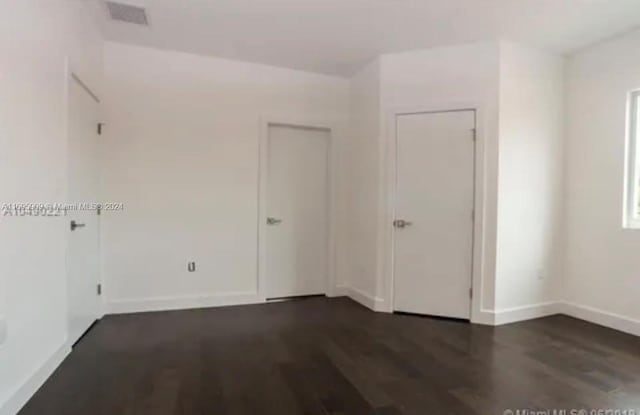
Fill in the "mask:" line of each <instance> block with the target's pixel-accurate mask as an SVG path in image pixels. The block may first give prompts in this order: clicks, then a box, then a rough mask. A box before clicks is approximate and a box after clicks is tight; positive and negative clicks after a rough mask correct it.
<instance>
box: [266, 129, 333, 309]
mask: <svg viewBox="0 0 640 415" xmlns="http://www.w3.org/2000/svg"><path fill="white" fill-rule="evenodd" d="M329 134H330V133H329V131H327V130H320V129H307V128H296V127H289V126H276V125H274V126H270V127H269V135H268V140H269V144H268V145H269V152H268V154H269V157H268V166H267V170H268V173H267V203H266V208H267V209H266V212H267V216H268V218H267V227H266V247H265V249H266V274H267V275H266V294H267V298H282V297H292V296H301V295H314V294H324V293H325V292H326V287H327V271H328V255H327V254H328V224H329V217H328V216H329V215H328V200H329V199H328V194H329V193H328V191H329V187H328V155H329V140H330V135H329Z"/></svg>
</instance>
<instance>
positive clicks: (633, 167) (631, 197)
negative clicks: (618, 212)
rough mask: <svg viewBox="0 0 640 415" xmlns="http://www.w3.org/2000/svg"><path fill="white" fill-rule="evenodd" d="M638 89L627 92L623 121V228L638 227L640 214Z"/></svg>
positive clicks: (639, 97)
mask: <svg viewBox="0 0 640 415" xmlns="http://www.w3.org/2000/svg"><path fill="white" fill-rule="evenodd" d="M639 101H640V90H634V91H630V92H629V93H628V94H627V111H626V120H625V121H626V122H625V148H624V151H625V154H624V157H625V167H624V194H623V223H622V226H623V228H626V229H638V228H640V216H639V215H638V210H637V209H638V201H639V199H640V194H638V188H637V186H638V181H639V180H640V169H639V166H640V160H638V158H639V157H640V151H639V146H640V142H638V137H640V132H639V128H640V126H639V125H638V121H639V120H638V119H637V116H638V111H639V110H640V109H639V108H638V102H639Z"/></svg>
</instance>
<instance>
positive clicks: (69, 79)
mask: <svg viewBox="0 0 640 415" xmlns="http://www.w3.org/2000/svg"><path fill="white" fill-rule="evenodd" d="M64 73H65V84H64V85H65V95H64V105H65V113H66V117H65V137H66V138H67V145H69V143H68V140H69V134H70V133H71V127H70V123H69V122H70V121H69V120H70V116H71V114H70V99H71V88H72V85H73V84H76V85H78V86H79V87H80V88H81V89H83V90H84V91H85V92H86V93H87V95H88V96H90V97H91V99H93V100H94V101H95V102H96V105H98V112H99V105H100V98H99V97H98V95H97V94H96V93H95V91H94V90H92V89H91V88H90V86H88V85H87V84H86V83H85V81H83V79H82V78H81V77H80V76H78V75H77V73H76V72H74V70H73V67H72V66H71V64H70V59H69V58H68V57H67V58H66V60H65V71H64ZM95 128H96V135H97V134H98V131H97V129H98V125H96V126H95ZM97 145H98V151H99V150H100V143H99V141H98V144H97ZM69 156H70V154H69V149H67V157H69ZM99 159H100V154H99V153H98V160H99ZM96 168H97V169H98V175H99V169H100V166H99V165H98V166H96ZM67 174H70V173H69V172H67ZM70 180H71V179H70V178H69V177H67V182H69V181H70ZM68 193H69V189H67V194H68ZM98 193H99V189H96V194H98ZM73 202H75V201H73ZM86 202H95V203H98V202H99V201H98V200H95V201H93V200H92V201H86ZM69 221H70V217H69V216H63V222H64V226H65V235H66V238H65V246H66V253H65V262H66V283H67V290H69V284H70V275H69V274H70V269H69V264H68V260H69V245H70V238H71V237H72V235H71V232H70V231H69V223H70V222H69ZM96 226H97V229H96V233H97V244H96V246H97V249H98V252H97V253H96V256H97V259H98V263H97V264H96V281H95V282H96V284H99V286H100V293H99V292H98V286H96V287H95V288H96V291H95V292H94V293H93V294H92V295H95V301H96V305H97V309H96V313H97V314H96V316H95V317H96V319H97V320H99V319H101V318H102V317H103V316H104V302H103V296H102V294H103V293H104V290H103V287H104V281H103V279H102V269H101V262H102V253H101V251H100V242H101V241H100V237H101V234H100V218H99V217H98V218H97V219H96ZM69 301H70V298H69V294H68V292H67V303H66V307H67V321H68V322H69V321H70V319H71V309H70V304H69ZM66 334H67V336H66V337H67V343H68V344H67V346H69V347H71V346H73V341H74V340H77V339H72V338H71V333H70V327H69V325H67V333H66Z"/></svg>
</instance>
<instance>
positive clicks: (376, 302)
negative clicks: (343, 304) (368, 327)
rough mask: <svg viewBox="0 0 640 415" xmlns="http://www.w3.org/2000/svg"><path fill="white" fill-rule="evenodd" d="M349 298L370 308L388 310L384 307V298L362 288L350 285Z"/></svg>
mask: <svg viewBox="0 0 640 415" xmlns="http://www.w3.org/2000/svg"><path fill="white" fill-rule="evenodd" d="M349 298H351V299H352V300H353V301H355V302H357V303H360V304H362V305H363V306H365V307H367V308H368V309H370V310H373V311H386V310H384V309H383V306H384V300H383V299H382V298H379V297H375V296H373V295H371V294H369V293H367V292H365V291H363V290H361V289H358V288H354V287H349Z"/></svg>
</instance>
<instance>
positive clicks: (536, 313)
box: [493, 302, 559, 326]
mask: <svg viewBox="0 0 640 415" xmlns="http://www.w3.org/2000/svg"><path fill="white" fill-rule="evenodd" d="M558 313H559V306H558V303H556V302H547V303H540V304H531V305H526V306H520V307H510V308H503V309H500V310H496V311H494V312H493V315H494V322H493V324H494V325H495V326H500V325H502V324H510V323H516V322H519V321H526V320H533V319H536V318H541V317H548V316H552V315H554V314H558Z"/></svg>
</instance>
